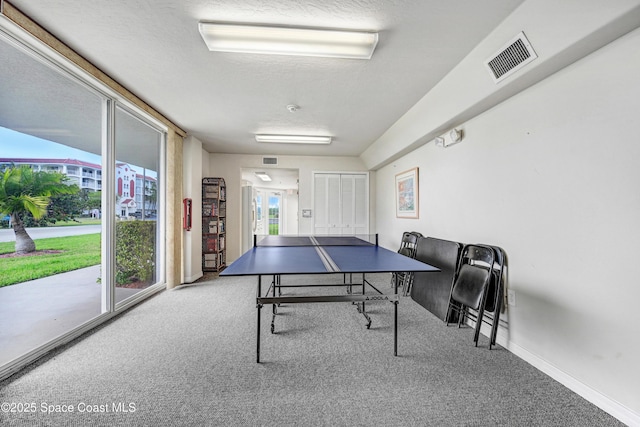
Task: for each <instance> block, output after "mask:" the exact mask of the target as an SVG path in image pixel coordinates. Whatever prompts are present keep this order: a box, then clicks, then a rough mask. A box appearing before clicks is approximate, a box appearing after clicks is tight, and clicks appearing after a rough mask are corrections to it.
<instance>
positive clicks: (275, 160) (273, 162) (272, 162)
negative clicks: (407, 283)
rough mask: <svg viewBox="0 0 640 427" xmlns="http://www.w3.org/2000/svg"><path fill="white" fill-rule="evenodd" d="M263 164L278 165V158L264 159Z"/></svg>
mask: <svg viewBox="0 0 640 427" xmlns="http://www.w3.org/2000/svg"><path fill="white" fill-rule="evenodd" d="M262 164H263V165H272V166H273V165H275V166H277V165H278V158H277V157H263V158H262Z"/></svg>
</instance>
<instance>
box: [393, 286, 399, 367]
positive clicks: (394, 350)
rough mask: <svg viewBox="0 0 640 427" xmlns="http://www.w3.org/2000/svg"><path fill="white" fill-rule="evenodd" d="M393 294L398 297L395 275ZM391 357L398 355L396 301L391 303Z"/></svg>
mask: <svg viewBox="0 0 640 427" xmlns="http://www.w3.org/2000/svg"><path fill="white" fill-rule="evenodd" d="M394 288H395V290H394V294H395V295H398V275H397V274H396V285H395V286H394ZM393 355H394V356H397V355H398V300H397V299H396V301H394V302H393Z"/></svg>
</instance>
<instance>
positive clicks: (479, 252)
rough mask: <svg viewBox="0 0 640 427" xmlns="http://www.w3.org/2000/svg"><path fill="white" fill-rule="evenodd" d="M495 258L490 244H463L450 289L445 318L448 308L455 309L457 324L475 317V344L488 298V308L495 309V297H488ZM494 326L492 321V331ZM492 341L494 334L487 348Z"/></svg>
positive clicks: (459, 324)
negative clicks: (473, 311)
mask: <svg viewBox="0 0 640 427" xmlns="http://www.w3.org/2000/svg"><path fill="white" fill-rule="evenodd" d="M495 259H496V256H495V252H494V249H493V248H492V247H491V246H484V245H465V246H464V248H463V249H462V255H461V258H460V265H459V268H458V272H457V274H456V278H455V281H454V283H453V286H452V288H451V298H450V300H449V310H448V313H447V319H448V318H450V316H451V311H457V312H458V327H460V326H461V325H462V324H463V323H464V322H465V318H467V317H468V318H470V319H472V320H473V319H474V320H475V321H476V326H475V334H474V336H473V341H474V343H475V345H476V347H477V346H478V339H479V336H480V327H481V326H482V323H483V321H485V320H484V312H485V307H486V304H487V301H491V303H490V304H489V305H490V307H489V308H491V309H492V310H495V296H492V297H491V298H489V299H488V298H487V297H488V296H489V294H490V293H491V291H492V289H491V288H492V284H494V283H495V282H494V277H495V276H494V264H495ZM495 291H496V290H495V289H494V292H495ZM469 309H472V310H475V311H476V313H475V314H474V313H472V312H470V311H469ZM491 323H493V322H491ZM447 324H448V322H447ZM496 324H497V322H496ZM493 327H494V325H493V324H492V331H493ZM492 335H493V332H492ZM493 343H494V342H493V337H491V338H490V343H489V348H491V345H492V344H493Z"/></svg>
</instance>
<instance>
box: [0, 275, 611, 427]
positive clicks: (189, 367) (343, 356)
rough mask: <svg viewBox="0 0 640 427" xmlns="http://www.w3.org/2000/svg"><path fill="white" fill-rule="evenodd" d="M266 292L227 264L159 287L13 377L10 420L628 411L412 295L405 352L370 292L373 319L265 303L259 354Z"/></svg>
mask: <svg viewBox="0 0 640 427" xmlns="http://www.w3.org/2000/svg"><path fill="white" fill-rule="evenodd" d="M373 277H374V280H373V281H375V282H376V283H377V285H378V286H379V288H380V289H382V290H385V291H389V292H391V289H390V288H389V275H374V276H373ZM294 280H303V281H306V282H314V281H318V280H323V281H327V280H328V281H340V280H342V277H341V276H337V275H336V276H322V277H320V278H317V277H311V278H309V277H304V278H303V277H298V276H292V277H285V278H284V279H283V282H285V283H287V282H290V281H294ZM339 289H340V288H330V289H328V292H332V291H333V292H340V290H339ZM255 292H256V291H255V278H237V277H225V278H214V279H212V280H207V281H204V282H200V283H197V284H194V285H189V286H183V287H180V288H178V289H175V290H172V291H165V292H162V293H160V294H158V295H156V296H154V297H152V298H151V299H149V300H147V301H145V302H144V303H141V304H139V305H138V306H136V307H134V308H132V309H130V310H128V311H127V312H126V313H124V314H122V315H121V316H118V317H117V318H115V319H113V320H112V321H110V322H108V323H106V324H104V325H102V326H101V327H99V328H97V329H96V330H94V331H92V332H90V333H88V334H86V335H85V336H83V337H80V338H79V339H77V340H75V341H74V342H71V343H69V344H67V345H65V346H63V347H61V348H59V349H57V350H55V351H53V352H51V353H50V354H49V355H47V356H45V357H44V358H42V359H41V360H39V361H37V362H36V363H34V364H33V365H31V366H29V367H27V368H26V369H24V370H23V371H21V372H19V373H17V374H16V375H14V376H13V377H11V378H8V379H6V380H5V381H3V382H2V383H0V402H7V403H9V404H10V405H11V406H6V404H5V403H3V407H2V411H1V412H0V425H2V426H27V425H28V426H102V425H104V426H115V425H123V426H129V425H131V426H164V425H201V426H222V425H225V426H245V425H246V426H263V425H264V426H302V425H304V426H325V425H326V426H365V425H367V426H576V427H577V426H580V427H584V426H617V425H622V424H620V423H619V422H618V421H617V420H616V419H615V418H613V417H611V416H609V415H608V414H607V413H605V412H604V411H602V410H600V409H599V408H597V407H596V406H594V405H592V404H591V403H589V402H587V401H586V400H584V399H583V398H581V397H580V396H578V395H577V394H575V393H573V392H572V391H570V390H568V389H567V388H566V387H564V386H563V385H561V384H559V383H558V382H556V381H555V380H553V379H551V378H550V377H548V376H547V375H545V374H543V373H542V372H540V371H538V370H537V369H535V368H534V367H532V366H531V365H529V364H528V363H526V362H524V361H523V360H521V359H519V358H518V357H516V356H514V355H513V354H511V353H510V352H508V351H507V350H505V349H503V348H501V347H499V346H498V347H494V348H493V349H492V350H489V349H488V347H487V338H486V337H481V341H480V346H479V347H477V348H476V347H474V345H473V340H472V330H471V329H469V328H461V329H458V328H457V327H451V326H449V327H447V326H446V325H445V324H444V323H443V322H442V321H441V320H439V319H437V318H435V317H434V316H433V315H431V314H430V313H429V312H427V311H426V310H424V309H423V308H422V307H421V306H419V305H418V304H416V303H415V302H413V301H412V300H411V299H410V298H401V301H400V305H399V318H398V325H399V327H398V329H399V336H398V356H397V357H394V355H393V305H392V304H390V303H388V302H387V303H384V302H380V303H376V304H369V305H368V310H367V311H368V312H369V314H370V315H371V317H372V318H373V323H372V325H371V328H370V329H367V328H366V327H365V319H364V317H363V316H362V315H361V314H359V313H358V312H357V310H356V308H355V307H354V306H352V305H351V304H349V303H340V304H324V303H318V304H288V305H284V304H283V305H282V306H281V307H279V308H278V314H277V316H276V324H275V333H274V334H271V333H270V331H269V328H270V322H271V306H265V308H263V309H262V333H261V336H262V345H261V362H262V363H260V364H258V363H256V330H255V329H256V305H255ZM287 292H288V293H289V292H291V293H293V292H296V291H295V290H294V289H292V290H287ZM6 409H9V411H7V410H6ZM70 411H73V412H70Z"/></svg>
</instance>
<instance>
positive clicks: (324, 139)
mask: <svg viewBox="0 0 640 427" xmlns="http://www.w3.org/2000/svg"><path fill="white" fill-rule="evenodd" d="M256 141H258V142H272V143H280V144H331V137H330V136H317V135H315V136H314V135H256Z"/></svg>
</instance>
